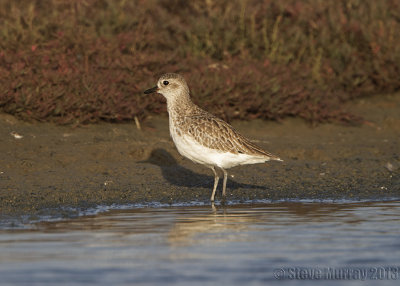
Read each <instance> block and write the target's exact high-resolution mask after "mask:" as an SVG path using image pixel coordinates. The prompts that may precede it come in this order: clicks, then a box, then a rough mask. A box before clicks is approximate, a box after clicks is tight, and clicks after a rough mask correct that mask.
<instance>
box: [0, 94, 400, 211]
mask: <svg viewBox="0 0 400 286" xmlns="http://www.w3.org/2000/svg"><path fill="white" fill-rule="evenodd" d="M399 98H400V95H398V94H397V95H392V96H384V97H383V96H381V97H376V98H370V99H368V100H361V101H358V102H355V103H352V104H350V105H348V106H347V108H348V109H349V110H352V112H354V113H356V114H360V115H363V116H364V118H365V119H366V120H367V122H366V123H365V124H363V125H362V126H358V127H351V126H341V125H336V124H321V125H319V126H317V127H311V126H310V125H307V124H306V123H304V122H303V121H301V120H297V119H288V120H285V121H283V122H280V123H276V122H265V121H259V120H255V121H251V122H250V121H249V122H233V123H232V124H233V126H234V127H236V128H237V129H238V130H239V131H240V132H241V133H242V134H244V135H245V136H247V137H249V138H251V139H254V141H255V142H256V143H257V144H258V145H260V146H261V147H263V148H265V149H266V150H268V151H270V152H272V153H275V154H277V155H279V156H280V157H281V158H282V159H283V160H284V162H283V163H280V162H270V163H267V164H258V165H249V166H241V167H236V168H233V169H231V170H230V171H229V174H230V176H229V179H228V185H227V187H228V189H227V199H228V200H236V201H248V200H257V199H269V200H281V199H282V200H285V199H311V200H314V199H317V200H318V199H354V200H358V199H371V200H381V199H388V198H400V145H399V138H400V100H399ZM18 135H20V136H23V137H22V138H19V136H18ZM0 146H1V154H0V209H1V213H2V215H3V217H4V216H15V215H31V216H34V215H38V214H49V215H51V214H59V215H62V214H63V212H65V214H66V215H67V216H68V211H67V209H68V208H69V207H72V208H75V207H76V208H83V209H85V208H90V207H95V206H97V205H111V204H131V203H148V202H162V203H177V202H192V201H201V202H208V201H209V197H210V194H211V188H212V184H213V175H212V172H211V170H209V169H207V168H205V167H203V166H201V165H197V164H194V163H192V162H191V161H189V160H187V159H184V158H182V157H181V156H180V155H179V154H178V152H177V151H176V149H175V147H174V145H173V142H172V140H171V139H170V137H169V130H168V119H167V116H166V115H165V116H159V117H153V118H150V119H148V120H147V121H145V122H142V130H138V129H137V128H136V126H135V124H134V123H132V124H105V123H102V124H96V125H90V126H83V127H79V128H72V127H63V126H56V125H53V124H49V123H27V122H22V121H18V120H16V119H15V118H14V117H12V116H10V115H6V114H0ZM219 198H220V193H218V194H217V200H218V199H219Z"/></svg>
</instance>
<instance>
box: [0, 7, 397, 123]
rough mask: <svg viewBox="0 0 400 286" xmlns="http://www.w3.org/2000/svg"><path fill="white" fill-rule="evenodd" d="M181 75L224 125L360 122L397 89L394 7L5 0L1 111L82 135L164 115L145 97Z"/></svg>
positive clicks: (0, 18)
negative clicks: (92, 125)
mask: <svg viewBox="0 0 400 286" xmlns="http://www.w3.org/2000/svg"><path fill="white" fill-rule="evenodd" d="M164 72H180V73H182V74H183V75H184V76H185V77H186V79H187V80H188V82H189V85H190V87H191V90H192V94H193V95H194V101H195V102H197V103H198V104H200V105H201V106H202V107H204V108H206V109H208V110H210V111H211V112H212V113H214V114H216V115H218V116H221V117H223V118H225V119H228V120H230V119H235V118H236V119H246V118H265V119H274V120H279V119H281V118H284V117H286V116H298V117H301V118H304V119H306V120H309V121H312V122H323V121H340V122H357V120H359V118H357V117H356V116H354V115H351V114H346V113H344V112H342V111H341V110H340V106H341V104H342V103H343V102H345V101H348V100H351V99H354V98H356V97H361V96H369V95H374V94H378V93H385V92H394V91H396V90H399V87H400V76H399V74H400V2H399V1H397V0H371V1H363V0H347V1H345V0H342V1H324V0H304V1H295V0H280V1H256V0H254V1H253V0H248V1H246V0H236V1H227V0H223V1H215V0H204V1H184V0H149V1H144V0H142V1H140V0H137V1H131V0H130V1H127V0H74V1H71V0H36V1H33V0H26V1H15V0H0V110H1V111H3V112H7V113H10V114H14V115H16V116H18V117H20V118H24V119H36V120H40V121H54V122H57V123H60V124H85V123H89V122H97V121H99V120H107V121H124V120H132V119H133V118H134V117H135V116H137V117H138V118H143V117H145V116H146V115H148V114H149V113H150V112H153V113H158V112H164V110H165V106H164V104H163V102H162V101H163V100H162V99H161V97H160V96H157V95H152V96H145V95H143V94H142V91H143V90H145V89H146V88H148V87H151V86H153V85H154V83H155V80H156V79H157V76H158V75H160V74H161V73H164Z"/></svg>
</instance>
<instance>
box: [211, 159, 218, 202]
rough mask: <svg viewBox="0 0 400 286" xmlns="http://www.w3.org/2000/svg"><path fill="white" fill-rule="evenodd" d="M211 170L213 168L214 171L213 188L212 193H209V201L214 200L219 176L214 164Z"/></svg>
mask: <svg viewBox="0 0 400 286" xmlns="http://www.w3.org/2000/svg"><path fill="white" fill-rule="evenodd" d="M211 170H213V172H214V188H213V191H212V195H211V202H214V197H215V191H216V190H217V186H218V181H219V176H218V174H217V172H216V171H215V167H214V166H213V167H212V168H211Z"/></svg>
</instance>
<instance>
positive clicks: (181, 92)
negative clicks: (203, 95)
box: [144, 73, 282, 202]
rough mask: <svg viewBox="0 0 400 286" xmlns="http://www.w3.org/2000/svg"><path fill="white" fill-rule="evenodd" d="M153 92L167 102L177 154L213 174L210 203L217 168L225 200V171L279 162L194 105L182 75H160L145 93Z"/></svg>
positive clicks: (170, 127)
mask: <svg viewBox="0 0 400 286" xmlns="http://www.w3.org/2000/svg"><path fill="white" fill-rule="evenodd" d="M154 92H157V93H160V94H162V95H163V96H164V97H165V98H166V99H167V109H168V114H169V131H170V134H171V137H172V140H173V141H174V143H175V146H176V148H177V149H178V152H179V153H180V154H181V155H182V156H184V157H186V158H189V159H190V160H192V161H193V162H195V163H199V164H202V165H205V166H207V167H209V168H210V169H211V170H212V171H213V173H214V188H213V191H212V194H211V201H212V202H213V201H214V197H215V191H216V189H217V186H218V181H219V175H218V173H217V171H216V168H219V169H221V170H222V172H223V173H224V181H223V188H222V196H223V199H225V197H226V181H227V179H228V173H227V171H226V169H229V168H232V167H235V166H239V165H246V164H256V163H265V162H267V161H270V160H276V161H282V160H281V159H280V158H279V157H277V156H275V155H273V154H271V153H269V152H267V151H264V150H263V149H262V148H260V147H258V146H257V145H255V144H254V143H252V142H251V141H250V140H248V139H247V138H245V137H244V136H243V135H241V134H240V133H239V132H237V131H236V130H235V129H234V128H233V127H232V126H231V125H229V124H228V123H226V122H225V121H223V120H222V119H219V118H218V117H216V116H214V115H212V114H210V113H208V112H207V111H204V110H203V109H201V108H200V107H198V106H197V105H196V104H194V103H193V102H192V100H191V99H190V93H189V87H188V85H187V84H186V81H185V79H184V78H183V77H182V76H181V75H179V74H175V73H167V74H164V75H162V76H161V77H160V79H159V80H158V82H157V86H155V87H153V88H150V89H148V90H146V91H145V92H144V93H145V94H149V93H154Z"/></svg>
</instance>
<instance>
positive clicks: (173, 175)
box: [137, 148, 265, 190]
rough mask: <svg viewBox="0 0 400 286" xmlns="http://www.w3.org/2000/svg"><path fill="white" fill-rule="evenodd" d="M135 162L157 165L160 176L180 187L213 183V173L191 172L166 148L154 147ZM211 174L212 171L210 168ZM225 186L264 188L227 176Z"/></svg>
mask: <svg viewBox="0 0 400 286" xmlns="http://www.w3.org/2000/svg"><path fill="white" fill-rule="evenodd" d="M137 163H148V164H153V165H157V166H159V167H160V168H161V172H162V176H163V177H164V179H165V180H167V181H168V182H169V183H170V184H172V185H175V186H180V187H188V188H193V187H204V188H212V186H213V184H214V176H213V175H210V176H208V175H203V174H198V173H195V172H193V171H192V170H190V169H187V168H185V167H182V166H180V165H178V163H177V161H176V160H175V158H174V157H173V156H172V155H171V154H170V153H169V152H168V151H166V150H164V149H161V148H158V149H154V150H153V151H152V152H151V154H150V156H149V158H147V159H146V160H144V161H139V162H137ZM210 173H211V174H212V171H211V170H210ZM218 187H219V188H220V187H221V188H222V177H221V180H220V182H219V184H218ZM227 188H229V189H230V190H236V189H243V188H245V189H264V188H265V187H264V186H257V185H252V184H242V183H238V182H236V181H235V180H233V179H232V178H231V177H228V182H227Z"/></svg>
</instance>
